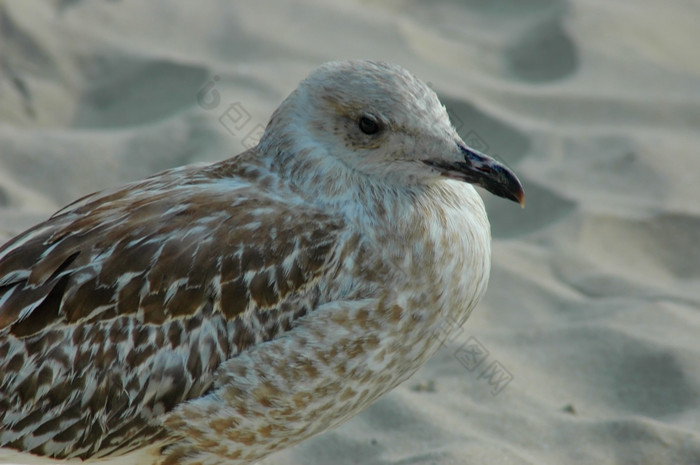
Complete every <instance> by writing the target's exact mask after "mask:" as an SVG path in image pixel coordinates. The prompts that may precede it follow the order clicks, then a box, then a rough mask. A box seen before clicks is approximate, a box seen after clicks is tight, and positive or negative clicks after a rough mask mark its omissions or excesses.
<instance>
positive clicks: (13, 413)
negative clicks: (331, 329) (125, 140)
mask: <svg viewBox="0 0 700 465" xmlns="http://www.w3.org/2000/svg"><path fill="white" fill-rule="evenodd" d="M214 168H216V169H214ZM214 168H211V167H210V168H206V169H204V168H202V169H189V170H177V171H173V172H171V173H165V174H162V175H160V176H158V177H154V178H149V179H148V180H145V181H143V182H141V183H137V184H134V185H130V186H127V187H126V188H125V189H121V190H116V191H113V192H110V193H106V194H100V195H95V196H91V197H87V198H86V199H85V200H82V201H79V202H77V203H76V204H75V206H74V207H73V208H72V209H68V210H63V211H61V212H59V213H58V214H56V215H54V216H53V217H52V218H51V219H49V220H47V221H46V222H44V223H42V224H40V225H38V226H36V227H34V228H32V229H30V230H29V231H27V232H26V233H24V234H22V235H20V236H18V237H17V238H15V239H13V240H12V241H10V242H8V243H7V244H6V245H5V246H3V248H2V249H0V446H2V447H13V448H16V449H20V450H28V451H32V452H34V453H37V454H40V455H48V456H52V457H56V458H68V457H79V458H88V457H96V456H105V455H108V454H110V453H113V452H115V451H119V452H126V451H127V450H130V449H134V448H137V447H139V446H140V445H143V444H145V443H152V442H153V441H154V440H157V439H163V438H164V437H165V436H166V435H167V432H166V431H165V430H164V429H163V428H162V426H161V424H160V423H159V420H158V417H159V416H160V415H162V414H163V413H165V412H167V411H169V410H170V409H172V408H173V407H174V406H175V405H177V404H178V403H180V402H183V401H185V400H188V399H191V398H195V397H198V396H201V395H202V394H203V393H205V392H206V391H207V389H208V388H209V386H210V384H211V380H212V375H213V373H214V371H215V370H216V368H217V366H218V365H219V364H220V363H221V362H222V361H224V360H226V359H229V358H231V357H234V356H235V355H236V354H237V353H239V352H240V351H241V350H244V349H245V348H246V347H248V346H250V345H251V344H254V343H255V342H259V341H262V340H269V339H272V338H274V337H276V336H277V335H278V334H280V333H282V332H284V331H285V330H288V329H289V328H290V327H291V326H292V324H293V321H294V319H295V318H298V317H299V316H301V315H303V314H305V313H306V312H308V311H310V310H312V309H313V307H314V306H315V305H316V303H317V300H318V298H319V293H320V290H319V285H318V280H319V278H320V277H321V276H322V275H323V274H324V273H325V272H326V269H327V267H328V263H329V260H330V257H331V255H332V253H333V245H334V244H335V243H336V241H337V239H338V237H337V236H338V234H339V233H340V231H341V226H342V225H340V224H338V223H336V222H335V221H333V220H331V219H329V218H328V217H326V216H324V215H323V214H321V213H318V212H313V211H308V210H304V211H300V210H299V209H298V208H295V207H294V206H293V204H291V203H290V202H288V201H283V200H281V199H279V198H276V197H273V196H271V195H269V194H266V193H265V192H264V191H263V190H261V189H259V188H256V187H255V185H256V184H255V181H258V182H260V181H261V180H260V179H257V180H256V179H255V177H256V176H260V173H259V171H260V170H257V169H256V168H254V167H248V168H243V167H242V164H236V163H234V162H232V161H231V162H225V163H223V164H221V165H220V166H218V167H214ZM222 173H224V174H225V175H224V174H222ZM256 173H257V174H256ZM226 176H237V179H238V180H234V178H233V177H231V178H230V179H227V178H226ZM245 177H248V178H249V179H248V180H247V181H246V180H244V181H241V179H244V178H245ZM268 181H269V180H268Z"/></svg>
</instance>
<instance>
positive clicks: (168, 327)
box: [0, 61, 523, 465]
mask: <svg viewBox="0 0 700 465" xmlns="http://www.w3.org/2000/svg"><path fill="white" fill-rule="evenodd" d="M471 184H476V185H480V186H482V187H484V188H486V189H487V190H489V191H491V192H492V193H494V194H496V195H498V196H501V197H505V198H508V199H511V200H515V201H517V202H520V203H522V202H523V191H522V188H521V185H520V183H519V182H518V180H517V178H516V177H515V175H514V174H513V173H512V172H511V171H510V170H509V169H508V168H506V167H505V166H503V165H502V164H500V163H498V162H497V161H495V160H493V159H491V158H489V157H487V156H485V155H483V154H480V153H478V152H476V151H474V150H471V149H469V148H468V147H467V146H466V145H465V144H464V142H463V141H462V140H461V139H460V137H459V136H458V135H457V133H456V132H455V130H454V129H453V127H452V125H451V124H450V121H449V119H448V116H447V113H446V112H445V109H444V107H443V106H442V105H441V104H440V102H439V100H438V98H437V96H436V95H435V93H434V92H433V91H432V90H431V89H430V88H428V87H427V86H426V85H425V84H423V83H422V82H421V81H419V80H418V79H416V78H415V77H413V76H412V75H411V74H410V73H409V72H407V71H406V70H404V69H403V68H401V67H399V66H396V65H390V64H386V63H381V62H373V61H347V62H333V63H327V64H325V65H323V66H322V67H320V68H319V69H317V70H316V71H314V72H313V73H312V74H311V75H310V76H309V77H308V78H307V79H306V80H304V81H303V82H302V83H301V84H300V85H299V87H298V88H297V89H296V90H295V91H294V92H293V93H292V94H291V95H290V96H289V97H287V99H286V100H285V101H284V102H283V103H282V104H281V105H280V107H279V108H278V109H277V110H276V111H275V112H274V114H273V115H272V118H271V120H270V122H269V124H268V126H267V128H266V130H265V133H264V135H263V137H262V139H261V141H260V143H259V145H258V146H257V147H255V148H253V149H251V150H249V151H247V152H244V153H242V154H240V155H238V156H236V157H233V158H230V159H228V160H225V161H222V162H219V163H215V164H212V165H207V166H201V165H199V166H186V167H182V168H177V169H173V170H170V171H166V172H163V173H160V174H157V175H155V176H153V177H150V178H148V179H145V180H143V181H139V182H135V183H132V184H128V185H126V186H122V187H119V188H117V189H112V190H109V191H105V192H99V193H96V194H92V195H89V196H87V197H84V198H82V199H80V200H78V201H76V202H75V203H73V204H71V205H68V206H67V207H65V208H64V209H63V210H60V211H59V212H57V213H56V214H54V215H53V216H52V217H51V218H50V219H48V220H46V221H45V222H43V223H41V224H39V225H37V226H35V227H33V228H31V229H29V230H28V231H25V232H24V233H22V234H20V235H19V236H17V237H15V238H14V239H12V240H11V241H10V242H8V243H7V244H5V245H4V246H3V247H2V249H0V462H3V461H4V462H12V463H47V458H50V459H52V460H54V461H56V462H57V463H82V461H85V462H94V461H98V460H100V463H104V464H115V465H116V464H125V465H126V464H134V463H138V464H161V465H175V464H177V465H195V464H202V465H216V464H250V463H252V462H254V461H257V460H258V459H260V458H262V457H264V456H266V455H268V454H270V453H272V452H275V451H277V450H280V449H282V448H285V447H288V446H290V445H293V444H295V443H298V442H299V441H302V440H304V439H306V438H309V437H311V436H313V435H315V434H318V433H320V432H322V431H325V430H327V429H329V428H332V427H335V426H337V425H338V424H340V423H342V422H343V421H345V420H347V419H349V418H350V417H352V416H354V415H356V414H357V413H358V412H360V411H361V410H363V409H364V408H366V407H367V406H368V405H369V404H371V403H372V402H373V401H375V400H376V399H377V398H378V397H380V396H381V395H382V394H384V393H386V392H387V391H389V390H391V389H392V388H394V387H395V386H396V385H398V384H399V383H401V382H402V381H404V380H405V379H406V378H408V377H409V376H411V374H413V373H414V372H415V371H416V370H417V369H418V368H419V367H420V366H421V365H422V364H423V363H424V362H425V361H426V360H427V359H428V358H429V357H430V356H431V355H432V354H433V353H434V352H435V351H436V350H437V349H438V348H439V346H440V344H441V342H442V338H441V337H440V334H441V328H442V327H444V324H445V322H451V324H452V325H453V326H455V327H456V326H458V325H461V324H462V323H464V321H465V320H466V319H467V317H468V316H469V313H470V312H471V310H472V309H473V308H474V306H475V305H476V304H477V302H478V301H479V299H480V298H481V296H482V295H483V294H484V291H485V290H486V283H487V280H488V275H489V268H490V240H491V238H490V231H489V223H488V220H487V217H486V213H485V211H484V205H483V203H482V200H481V198H480V197H479V195H478V194H477V192H476V190H475V189H474V188H473V187H472V185H471Z"/></svg>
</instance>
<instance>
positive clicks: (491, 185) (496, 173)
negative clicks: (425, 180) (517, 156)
mask: <svg viewBox="0 0 700 465" xmlns="http://www.w3.org/2000/svg"><path fill="white" fill-rule="evenodd" d="M457 145H458V146H459V150H460V152H461V155H462V156H463V157H464V161H457V162H448V161H445V160H423V163H425V164H426V165H428V166H430V167H432V168H435V169H436V170H438V171H439V172H440V174H441V175H442V176H444V177H446V178H450V179H456V180H458V181H464V182H468V183H470V184H476V185H477V186H481V187H483V188H484V189H486V190H487V191H489V192H491V193H492V194H494V195H497V196H499V197H503V198H505V199H508V200H512V201H514V202H518V203H519V204H520V206H522V207H525V193H524V192H523V186H522V184H520V181H519V180H518V178H517V176H515V173H513V172H512V171H511V170H510V169H509V168H508V167H506V166H505V165H504V164H503V163H501V162H499V161H497V160H495V159H493V158H491V157H489V156H488V155H484V154H483V153H479V152H477V151H476V150H472V149H470V148H468V147H466V146H464V145H462V144H461V143H458V144H457Z"/></svg>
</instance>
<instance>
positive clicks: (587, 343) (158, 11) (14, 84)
mask: <svg viewBox="0 0 700 465" xmlns="http://www.w3.org/2000/svg"><path fill="white" fill-rule="evenodd" d="M698 24H700V2H698V1H695V0H671V1H667V2H658V1H655V0H618V1H615V2H605V1H600V0H568V1H566V0H530V1H525V0H491V1H487V0H464V1H457V0H452V1H450V0H440V1H433V2H419V1H417V0H391V1H379V0H374V1H373V0H365V1H340V0H334V1H325V2H322V1H320V0H317V1H312V0H309V1H302V2H285V1H282V0H276V1H260V2H253V1H238V2H229V1H223V0H221V1H215V0H207V1H199V2H194V1H185V0H179V1H173V0H170V1H166V0H153V1H148V2H141V1H135V0H134V1H119V0H113V1H107V0H93V1H90V2H87V1H78V0H61V1H48V0H45V1H38V0H22V1H12V0H10V1H0V238H1V239H2V240H5V239H7V238H9V237H10V236H12V235H14V234H16V233H19V232H20V231H22V230H23V229H25V228H27V227H29V226H31V225H32V224H34V223H36V222H38V221H40V220H41V219H43V218H45V217H46V216H48V215H49V214H50V213H52V212H53V211H54V210H56V209H57V208H59V207H61V206H63V205H64V204H66V203H68V202H70V201H72V200H74V199H75V198H77V197H79V196H81V195H84V194H87V193H89V192H92V191H95V190H99V189H102V188H105V187H108V186H113V185H117V184H120V183H124V182H127V181H130V180H135V179H138V178H142V177H145V176H147V175H149V174H152V173H155V172H157V171H160V170H162V169H165V168H168V167H172V166H177V165H182V164H186V163H190V162H196V161H215V160H220V159H223V158H227V157H229V156H232V155H235V154H237V153H239V152H240V151H241V150H243V148H244V147H245V146H246V145H247V144H250V143H252V142H254V140H255V137H256V134H257V131H259V129H260V127H261V126H260V125H264V124H265V123H266V121H267V118H268V117H269V116H270V114H271V113H272V111H273V110H274V109H275V108H276V106H277V105H278V104H279V103H280V102H281V101H282V99H283V98H284V97H285V96H286V95H287V94H288V93H289V92H290V91H291V90H292V89H293V88H294V87H295V86H296V84H297V83H298V82H299V81H300V80H301V79H302V78H303V77H305V76H306V74H307V73H308V72H309V71H311V70H312V69H313V68H315V67H316V66H317V65H319V64H320V63H322V62H324V61H328V60H332V59H342V58H376V59H382V60H386V61H391V62H396V63H399V64H401V65H403V66H405V67H406V68H408V69H409V70H411V71H412V72H414V73H415V74H416V75H418V76H419V77H420V78H421V79H423V80H424V81H428V82H430V83H431V85H432V87H433V88H434V89H435V90H436V91H437V92H438V93H439V94H440V96H441V97H442V99H443V102H444V103H445V104H446V106H447V108H448V110H449V113H450V115H451V117H452V119H453V122H454V124H455V125H456V126H457V127H458V129H459V131H460V133H461V134H462V136H463V138H464V139H465V140H467V141H468V142H469V143H471V144H472V145H473V146H474V147H475V148H478V149H480V150H482V151H485V152H487V153H489V154H492V155H496V156H498V157H500V158H501V159H503V160H505V161H506V162H507V163H508V164H509V165H510V166H512V167H513V168H514V169H515V170H516V172H517V173H518V174H519V176H520V178H521V179H522V180H523V182H524V185H525V189H526V193H527V208H525V209H524V210H521V209H520V208H518V207H517V205H514V204H512V203H509V202H505V201H503V200H501V199H496V198H494V197H492V196H490V195H485V200H486V202H487V207H488V209H489V214H490V217H491V220H492V226H493V234H494V265H493V271H492V279H491V283H490V288H489V292H488V294H487V297H486V298H485V301H484V302H483V303H482V304H481V306H480V307H479V308H478V309H477V310H476V311H475V313H474V314H473V315H472V317H471V319H470V320H469V321H468V322H467V324H466V325H465V326H464V327H463V328H462V329H461V330H460V331H457V333H456V334H454V335H453V337H452V338H451V339H450V340H449V342H448V343H447V344H446V346H445V347H444V348H443V349H442V350H441V352H440V353H439V354H438V355H437V356H436V357H435V358H434V359H433V360H431V361H430V362H429V363H428V364H427V365H426V366H425V367H424V368H423V369H422V370H421V371H420V372H419V373H418V374H417V375H416V376H415V377H414V378H412V379H411V380H409V381H408V382H406V383H405V384H403V385H402V386H400V387H399V388H398V389H396V390H395V391H394V392H392V393H390V394H389V395H387V396H386V397H384V398H383V399H382V400H380V401H379V402H377V403H376V404H375V405H373V406H372V407H371V408H370V409H369V410H367V411H366V412H364V413H363V414H362V415H360V416H358V417H356V418H355V419H353V420H352V421H350V422H348V423H346V424H345V425H344V426H342V427H341V428H339V429H337V430H335V431H332V432H329V433H326V434H324V435H322V436H319V437H317V438H314V439H313V440H310V441H308V442H306V443H304V444H302V445H300V446H297V447H296V448H294V449H290V450H288V451H285V452H283V453H280V454H278V455H276V456H273V457H271V458H269V459H267V460H266V461H265V462H264V463H265V464H267V465H271V464H276V465H292V464H295V465H301V464H304V465H320V464H337V465H351V464H371V465H389V464H392V465H398V464H401V465H408V464H411V465H418V464H421V465H431V464H434V465H447V464H496V465H498V464H538V465H539V464H695V465H697V464H700V308H699V307H700V149H699V148H698V147H700V51H699V49H698V44H699V43H700V33H699V32H698V31H700V29H699V28H698ZM436 285H439V283H436Z"/></svg>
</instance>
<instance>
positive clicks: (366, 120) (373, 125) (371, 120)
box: [358, 115, 379, 136]
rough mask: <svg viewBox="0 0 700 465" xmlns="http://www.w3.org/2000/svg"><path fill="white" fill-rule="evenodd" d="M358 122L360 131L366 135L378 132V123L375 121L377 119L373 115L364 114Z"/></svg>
mask: <svg viewBox="0 0 700 465" xmlns="http://www.w3.org/2000/svg"><path fill="white" fill-rule="evenodd" d="M358 124H359V126H360V131H362V132H364V133H365V134H367V135H370V136H371V135H372V134H376V133H378V132H379V123H378V122H377V119H376V118H375V117H374V116H370V115H365V116H363V117H362V118H360V121H359V122H358Z"/></svg>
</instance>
